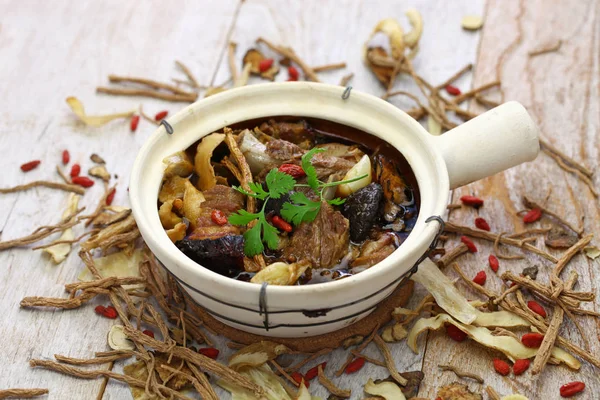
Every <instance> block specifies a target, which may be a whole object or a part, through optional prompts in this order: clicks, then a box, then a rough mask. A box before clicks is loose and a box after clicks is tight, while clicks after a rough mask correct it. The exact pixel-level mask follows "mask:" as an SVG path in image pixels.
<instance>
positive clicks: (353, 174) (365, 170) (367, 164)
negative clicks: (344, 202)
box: [336, 154, 373, 197]
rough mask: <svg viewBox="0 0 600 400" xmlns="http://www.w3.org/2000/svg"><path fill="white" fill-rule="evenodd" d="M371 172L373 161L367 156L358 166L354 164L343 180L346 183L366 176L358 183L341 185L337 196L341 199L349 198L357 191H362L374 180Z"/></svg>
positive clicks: (363, 157)
mask: <svg viewBox="0 0 600 400" xmlns="http://www.w3.org/2000/svg"><path fill="white" fill-rule="evenodd" d="M371 170H372V168H371V159H370V158H369V156H368V155H366V154H365V155H364V156H362V158H361V159H360V160H359V161H358V162H357V163H356V164H354V166H353V167H352V168H350V170H349V171H348V172H346V175H345V176H344V178H343V179H342V180H344V181H345V180H348V179H354V178H358V177H360V176H363V175H366V176H365V177H364V178H362V179H359V180H357V181H354V182H350V183H344V184H342V185H339V186H338V187H337V191H336V194H337V195H338V196H340V197H348V196H350V195H351V194H352V193H354V192H356V191H357V190H360V189H362V188H364V187H365V186H367V185H369V184H370V183H371V181H372V179H373V178H372V174H371Z"/></svg>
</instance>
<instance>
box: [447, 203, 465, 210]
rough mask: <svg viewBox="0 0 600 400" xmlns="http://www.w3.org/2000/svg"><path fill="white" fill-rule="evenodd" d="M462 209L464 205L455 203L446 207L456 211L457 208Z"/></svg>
mask: <svg viewBox="0 0 600 400" xmlns="http://www.w3.org/2000/svg"><path fill="white" fill-rule="evenodd" d="M461 207H462V204H460V203H453V204H448V205H447V206H446V209H447V210H456V209H457V208H461Z"/></svg>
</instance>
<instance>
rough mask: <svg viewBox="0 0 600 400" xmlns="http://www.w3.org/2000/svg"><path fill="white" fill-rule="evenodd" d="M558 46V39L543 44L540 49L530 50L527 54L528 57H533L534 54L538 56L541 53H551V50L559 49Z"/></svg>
mask: <svg viewBox="0 0 600 400" xmlns="http://www.w3.org/2000/svg"><path fill="white" fill-rule="evenodd" d="M560 46H562V40H560V39H559V40H557V41H556V42H554V44H552V45H550V46H544V47H542V48H540V49H536V50H532V51H530V52H529V53H528V54H529V57H535V56H539V55H541V54H546V53H552V52H555V51H558V50H559V49H560Z"/></svg>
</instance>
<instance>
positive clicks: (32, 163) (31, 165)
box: [21, 160, 41, 172]
mask: <svg viewBox="0 0 600 400" xmlns="http://www.w3.org/2000/svg"><path fill="white" fill-rule="evenodd" d="M40 163H41V161H40V160H33V161H29V162H26V163H25V164H23V165H21V171H23V172H27V171H31V170H32V169H34V168H36V167H37V166H38V165H40Z"/></svg>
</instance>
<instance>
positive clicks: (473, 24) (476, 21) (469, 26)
mask: <svg viewBox="0 0 600 400" xmlns="http://www.w3.org/2000/svg"><path fill="white" fill-rule="evenodd" d="M460 25H461V26H462V27H463V28H464V29H466V30H468V31H476V30H478V29H480V28H481V27H482V26H483V18H481V17H480V16H478V15H465V16H464V17H463V18H462V19H461V20H460Z"/></svg>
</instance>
